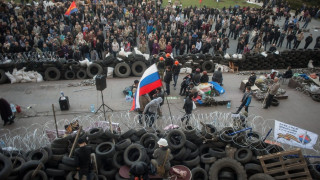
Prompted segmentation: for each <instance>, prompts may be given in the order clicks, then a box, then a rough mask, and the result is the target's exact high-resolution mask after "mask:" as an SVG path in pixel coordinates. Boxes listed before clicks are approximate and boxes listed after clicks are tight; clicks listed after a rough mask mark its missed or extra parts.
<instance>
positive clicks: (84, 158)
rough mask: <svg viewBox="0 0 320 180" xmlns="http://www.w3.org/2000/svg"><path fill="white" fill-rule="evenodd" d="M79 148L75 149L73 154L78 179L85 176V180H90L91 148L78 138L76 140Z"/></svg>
mask: <svg viewBox="0 0 320 180" xmlns="http://www.w3.org/2000/svg"><path fill="white" fill-rule="evenodd" d="M78 144H79V146H80V148H79V149H76V150H75V152H74V155H75V161H76V163H77V164H78V166H77V167H78V168H77V170H79V179H82V176H86V177H87V180H91V177H92V176H93V175H92V172H91V170H92V164H91V157H90V156H91V153H93V152H92V147H90V146H87V143H86V142H85V140H84V139H82V138H80V139H79V140H78Z"/></svg>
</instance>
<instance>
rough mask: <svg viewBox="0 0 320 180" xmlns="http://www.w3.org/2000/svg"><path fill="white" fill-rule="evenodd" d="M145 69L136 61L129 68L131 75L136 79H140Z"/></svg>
mask: <svg viewBox="0 0 320 180" xmlns="http://www.w3.org/2000/svg"><path fill="white" fill-rule="evenodd" d="M146 69H147V65H146V63H144V62H142V61H136V62H134V63H133V64H132V66H131V71H132V74H133V75H134V76H137V77H141V76H142V75H143V73H144V71H145V70H146Z"/></svg>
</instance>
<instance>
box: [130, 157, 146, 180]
mask: <svg viewBox="0 0 320 180" xmlns="http://www.w3.org/2000/svg"><path fill="white" fill-rule="evenodd" d="M129 173H130V178H129V180H149V169H148V165H147V164H146V163H145V162H142V161H137V162H135V163H133V164H132V165H131V167H130V170H129Z"/></svg>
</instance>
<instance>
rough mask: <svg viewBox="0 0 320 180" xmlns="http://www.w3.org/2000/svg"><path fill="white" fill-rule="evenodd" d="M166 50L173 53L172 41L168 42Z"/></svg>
mask: <svg viewBox="0 0 320 180" xmlns="http://www.w3.org/2000/svg"><path fill="white" fill-rule="evenodd" d="M164 52H166V53H169V54H171V53H172V46H171V42H168V44H167V46H166V50H165V51H164Z"/></svg>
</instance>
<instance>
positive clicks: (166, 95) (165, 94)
mask: <svg viewBox="0 0 320 180" xmlns="http://www.w3.org/2000/svg"><path fill="white" fill-rule="evenodd" d="M161 86H162V89H163V91H164V87H163V83H161ZM167 97H168V94H167V93H165V92H164V98H165V99H166V101H167V105H168V109H169V114H170V119H171V124H172V125H173V121H172V115H171V109H170V105H169V101H168V98H167Z"/></svg>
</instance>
